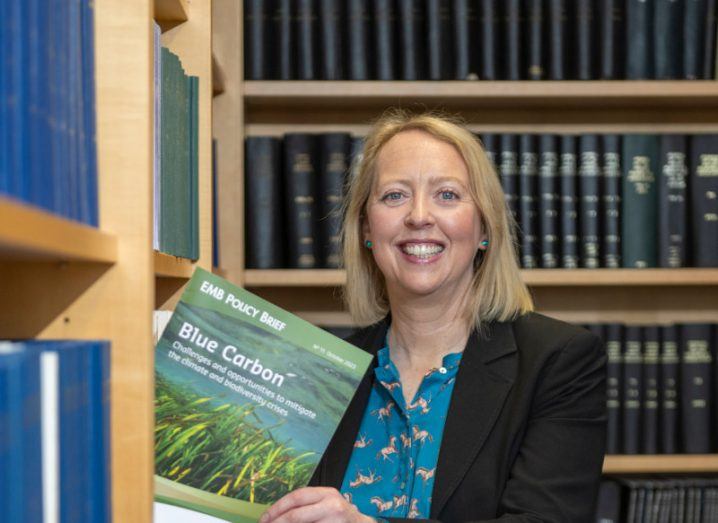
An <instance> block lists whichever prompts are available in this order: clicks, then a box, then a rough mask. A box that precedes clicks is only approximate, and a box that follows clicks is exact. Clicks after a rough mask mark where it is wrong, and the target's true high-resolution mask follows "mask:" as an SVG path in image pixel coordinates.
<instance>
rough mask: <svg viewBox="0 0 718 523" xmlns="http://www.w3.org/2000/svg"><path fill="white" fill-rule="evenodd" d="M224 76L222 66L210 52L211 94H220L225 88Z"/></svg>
mask: <svg viewBox="0 0 718 523" xmlns="http://www.w3.org/2000/svg"><path fill="white" fill-rule="evenodd" d="M224 86H225V76H224V71H223V70H222V66H221V65H220V64H219V62H218V61H217V58H216V57H215V56H214V53H212V96H217V95H219V94H222V93H223V92H224V89H225V87H224Z"/></svg>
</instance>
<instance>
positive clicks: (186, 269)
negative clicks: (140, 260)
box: [153, 251, 195, 280]
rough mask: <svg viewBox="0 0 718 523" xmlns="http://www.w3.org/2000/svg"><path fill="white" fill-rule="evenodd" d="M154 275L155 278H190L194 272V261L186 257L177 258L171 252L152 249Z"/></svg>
mask: <svg viewBox="0 0 718 523" xmlns="http://www.w3.org/2000/svg"><path fill="white" fill-rule="evenodd" d="M153 254H154V258H155V276H156V277H157V278H181V279H187V280H188V279H190V278H191V277H192V273H193V272H194V267H195V262H193V261H192V260H188V259H187V258H178V257H177V256H172V255H171V254H165V253H164V252H158V251H154V252H153Z"/></svg>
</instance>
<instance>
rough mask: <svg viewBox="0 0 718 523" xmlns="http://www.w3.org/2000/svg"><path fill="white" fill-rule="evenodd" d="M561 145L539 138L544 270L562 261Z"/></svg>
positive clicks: (552, 137)
mask: <svg viewBox="0 0 718 523" xmlns="http://www.w3.org/2000/svg"><path fill="white" fill-rule="evenodd" d="M558 145H559V144H558V139H557V137H556V136H555V135H552V134H542V135H541V136H540V137H539V157H538V189H539V202H538V207H539V209H538V213H539V224H540V227H539V230H540V235H541V241H540V245H541V248H540V254H541V267H543V268H545V269H555V268H558V267H559V259H560V245H561V242H560V241H559V238H560V236H559V232H560V231H559V209H560V198H559V191H558V164H559V148H558Z"/></svg>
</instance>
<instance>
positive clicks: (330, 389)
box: [155, 268, 372, 523]
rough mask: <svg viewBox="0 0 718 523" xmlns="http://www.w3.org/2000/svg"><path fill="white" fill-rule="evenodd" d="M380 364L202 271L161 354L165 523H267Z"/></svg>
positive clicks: (158, 412) (159, 515) (160, 470)
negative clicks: (267, 515) (370, 369)
mask: <svg viewBox="0 0 718 523" xmlns="http://www.w3.org/2000/svg"><path fill="white" fill-rule="evenodd" d="M371 359H372V358H371V356H370V355H369V354H368V353H366V352H364V351H362V350H361V349H358V348H357V347H354V346H353V345H351V344H349V343H347V342H345V341H343V340H341V339H339V338H337V337H335V336H333V335H332V334H330V333H328V332H326V331H324V330H322V329H320V328H318V327H315V326H313V325H311V324H310V323H308V322H306V321H304V320H302V319H300V318H298V317H296V316H294V315H292V314H290V313H288V312H286V311H284V310H282V309H281V308H279V307H277V306H275V305H273V304H271V303H269V302H267V301H265V300H263V299H261V298H259V297H257V296H255V295H253V294H251V293H249V292H248V291H246V290H244V289H242V288H240V287H237V286H235V285H232V284H230V283H229V282H227V281H226V280H224V279H222V278H220V277H219V276H216V275H214V274H211V273H209V272H207V271H204V270H202V269H199V268H198V269H196V270H195V273H194V275H193V276H192V279H191V280H190V281H189V283H188V284H187V287H186V290H185V291H184V293H183V294H182V297H181V299H180V301H179V303H178V304H177V307H176V308H175V310H174V312H173V313H172V316H171V319H170V320H169V323H168V324H167V326H166V327H165V328H164V331H163V333H162V337H161V338H160V339H159V341H158V342H157V345H156V347H155V521H156V522H163V521H172V522H173V523H176V522H177V521H179V520H181V521H186V522H188V523H189V522H197V523H200V522H204V521H218V520H219V521H230V522H233V523H245V522H246V523H250V522H256V521H257V520H258V519H259V517H260V516H261V515H262V514H263V513H264V511H265V510H266V509H267V507H268V506H269V505H271V504H272V503H274V502H275V501H277V500H278V499H279V498H281V497H282V496H284V495H285V494H287V493H289V492H291V491H292V490H295V489H297V488H300V487H303V486H305V485H306V484H307V483H308V482H309V479H310V478H311V476H312V474H313V473H314V470H315V468H316V467H317V465H318V463H319V460H320V459H321V457H322V454H323V453H324V451H325V450H326V447H327V445H328V443H329V440H330V439H331V437H332V436H333V434H334V431H335V430H336V428H337V425H338V424H339V421H340V420H341V418H342V416H343V415H344V412H345V410H346V408H347V407H348V405H349V402H350V401H351V399H352V397H353V396H354V393H355V392H356V389H357V387H358V385H359V382H360V381H361V379H362V377H363V376H364V374H365V372H366V371H367V369H368V367H369V365H370V362H371Z"/></svg>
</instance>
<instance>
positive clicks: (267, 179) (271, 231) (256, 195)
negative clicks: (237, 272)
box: [244, 136, 285, 269]
mask: <svg viewBox="0 0 718 523" xmlns="http://www.w3.org/2000/svg"><path fill="white" fill-rule="evenodd" d="M245 144H246V145H245V159H246V160H245V169H244V179H245V182H244V183H245V207H244V208H245V213H246V214H245V221H244V222H245V224H246V235H247V236H246V249H245V253H246V265H247V268H249V269H279V268H282V267H283V266H284V252H283V250H284V249H283V246H284V243H285V240H284V234H283V220H282V212H281V211H282V187H281V185H282V182H281V177H282V169H281V165H280V140H279V139H278V138H275V137H271V136H249V137H247V139H246V142H245Z"/></svg>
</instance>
